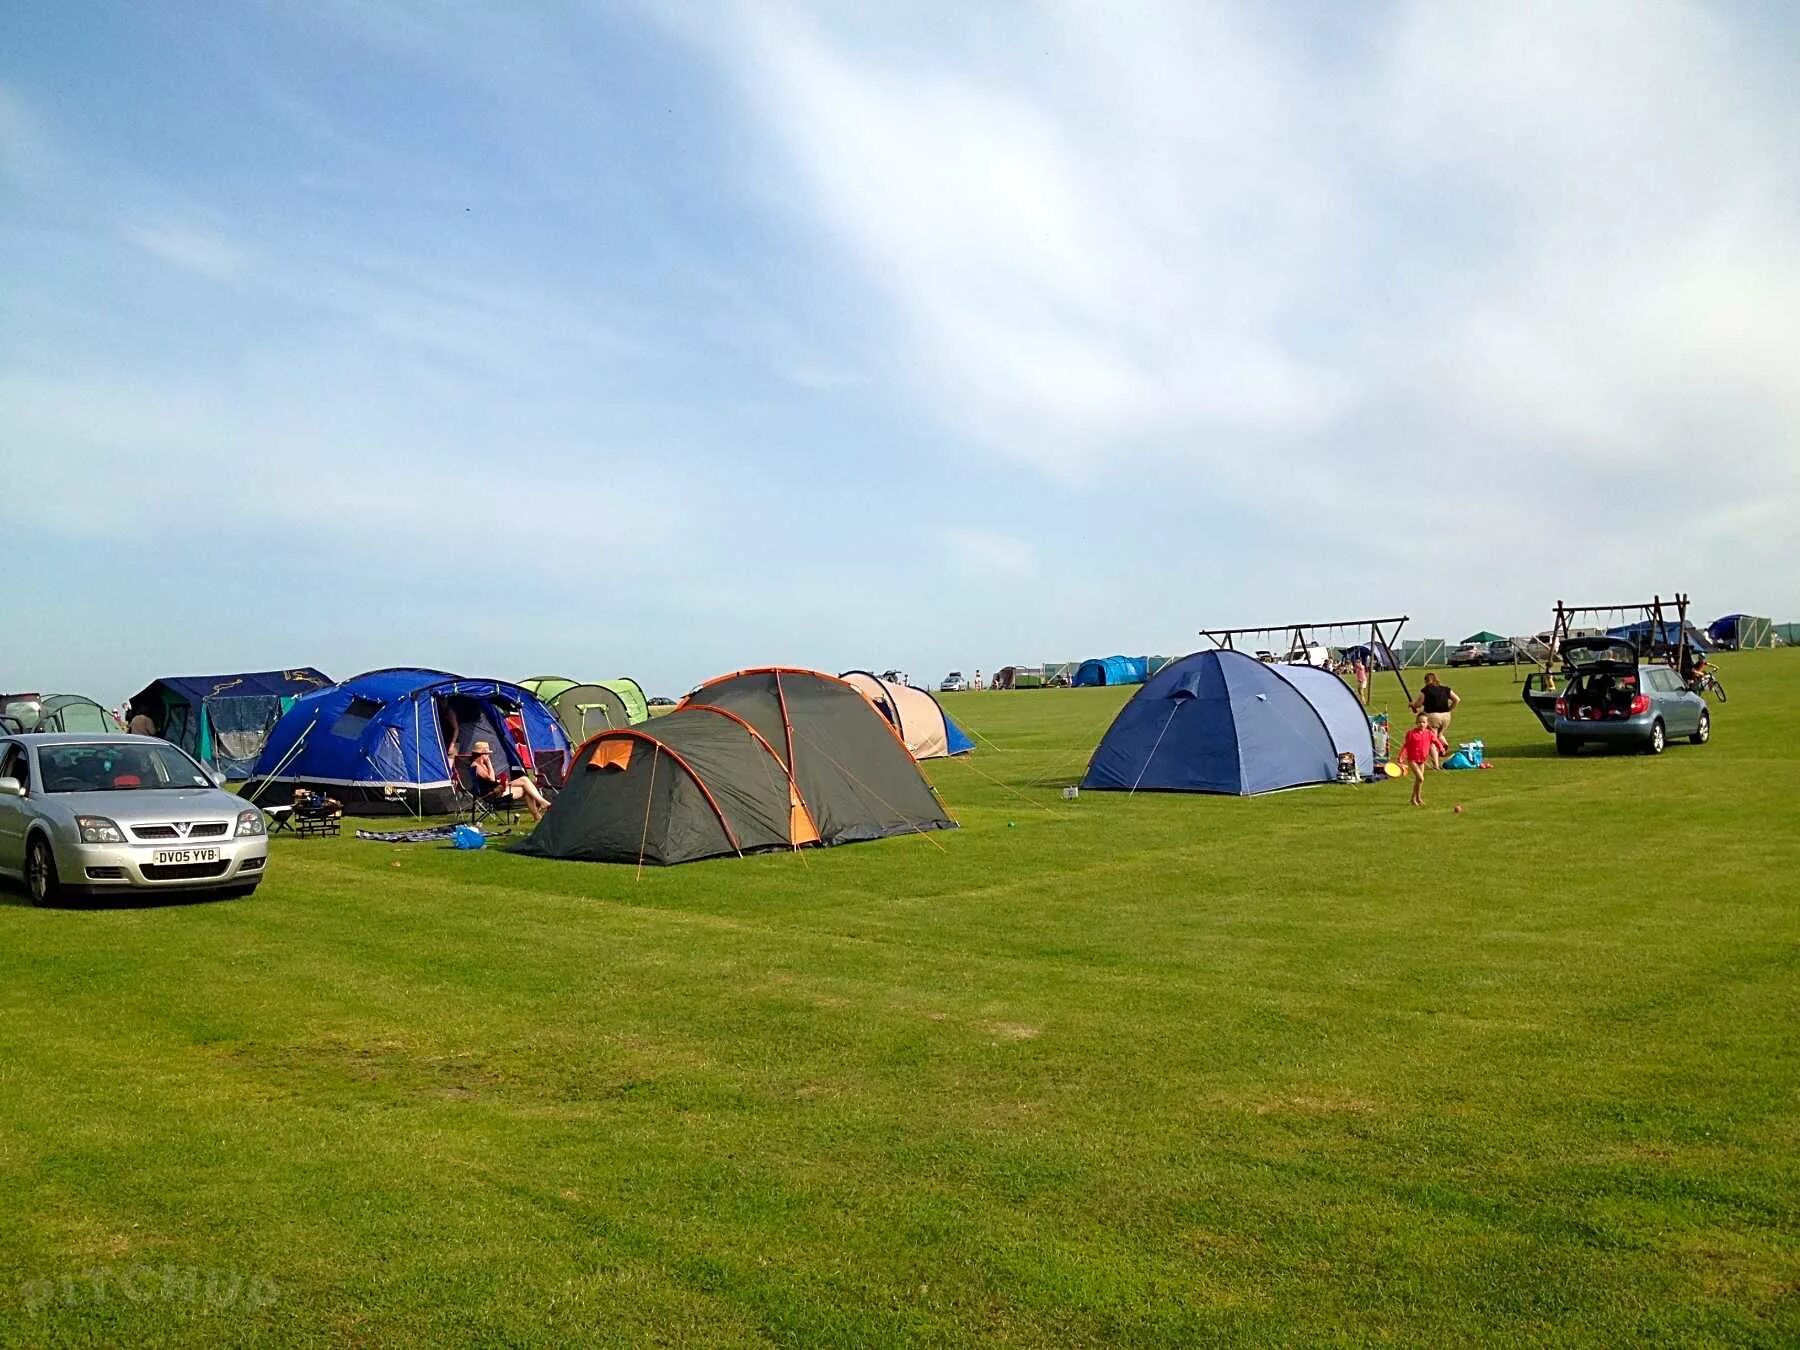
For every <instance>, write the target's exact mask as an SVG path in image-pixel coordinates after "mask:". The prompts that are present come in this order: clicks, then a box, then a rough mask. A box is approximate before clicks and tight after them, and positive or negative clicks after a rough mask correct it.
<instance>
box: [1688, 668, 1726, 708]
mask: <svg viewBox="0 0 1800 1350" xmlns="http://www.w3.org/2000/svg"><path fill="white" fill-rule="evenodd" d="M1688 688H1689V689H1692V690H1693V691H1694V692H1695V693H1696V694H1698V695H1700V697H1702V698H1705V697H1706V696H1707V695H1708V694H1712V695H1714V696H1715V697H1717V698H1718V700H1719V702H1721V703H1724V702H1727V699H1726V697H1725V686H1724V685H1722V684H1720V683H1719V677H1718V676H1717V675H1715V674H1714V673H1713V672H1712V670H1711V669H1710V668H1708V669H1706V670H1703V671H1700V672H1699V673H1697V674H1696V675H1695V676H1694V678H1693V679H1691V680H1689V681H1688Z"/></svg>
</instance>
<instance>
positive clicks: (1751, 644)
mask: <svg viewBox="0 0 1800 1350" xmlns="http://www.w3.org/2000/svg"><path fill="white" fill-rule="evenodd" d="M1706 636H1707V637H1708V638H1709V639H1711V640H1712V641H1713V642H1714V643H1716V644H1717V645H1719V646H1721V647H1725V648H1728V649H1731V650H1734V651H1754V650H1756V649H1757V648H1759V647H1773V646H1774V645H1775V633H1774V626H1773V625H1772V624H1771V623H1770V622H1769V621H1768V620H1767V619H1764V618H1760V617H1758V616H1757V615H1754V614H1727V615H1724V616H1723V617H1721V618H1717V619H1714V620H1713V621H1712V622H1711V623H1710V624H1708V625H1707V626H1706Z"/></svg>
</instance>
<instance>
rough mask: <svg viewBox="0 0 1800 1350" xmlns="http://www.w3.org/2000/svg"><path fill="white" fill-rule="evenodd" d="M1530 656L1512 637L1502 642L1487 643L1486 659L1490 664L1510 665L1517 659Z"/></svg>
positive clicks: (1524, 658) (1522, 659)
mask: <svg viewBox="0 0 1800 1350" xmlns="http://www.w3.org/2000/svg"><path fill="white" fill-rule="evenodd" d="M1527 659H1528V658H1527V657H1526V656H1525V654H1524V653H1523V652H1522V651H1521V650H1520V649H1519V647H1518V646H1517V645H1516V644H1515V643H1513V642H1512V641H1511V640H1510V639H1508V640H1506V641H1502V642H1490V643H1488V645H1487V655H1486V657H1485V660H1486V662H1487V664H1488V665H1490V666H1510V665H1512V663H1513V662H1515V661H1524V660H1527Z"/></svg>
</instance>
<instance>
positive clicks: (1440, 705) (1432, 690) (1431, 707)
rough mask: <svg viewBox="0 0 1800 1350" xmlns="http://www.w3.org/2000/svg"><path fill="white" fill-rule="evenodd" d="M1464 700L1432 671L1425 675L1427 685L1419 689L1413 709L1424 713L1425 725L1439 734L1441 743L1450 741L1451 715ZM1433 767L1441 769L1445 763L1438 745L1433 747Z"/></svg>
mask: <svg viewBox="0 0 1800 1350" xmlns="http://www.w3.org/2000/svg"><path fill="white" fill-rule="evenodd" d="M1461 702H1462V696H1461V695H1460V694H1458V693H1457V692H1456V691H1455V690H1454V689H1452V688H1451V687H1450V686H1449V685H1447V684H1444V683H1443V682H1442V681H1440V680H1439V679H1438V677H1437V672H1436V671H1432V672H1430V673H1429V674H1427V675H1426V676H1425V687H1424V688H1423V689H1421V690H1419V696H1418V697H1417V698H1416V699H1414V700H1413V703H1412V710H1413V711H1414V712H1416V713H1421V714H1423V716H1424V718H1425V725H1426V726H1427V727H1429V728H1430V729H1431V730H1433V731H1435V732H1436V733H1437V734H1438V739H1439V744H1443V745H1448V744H1449V742H1450V715H1451V714H1452V713H1453V712H1455V711H1456V705H1457V704H1459V703H1461ZM1431 767H1432V768H1434V769H1439V768H1442V767H1443V763H1442V761H1441V759H1440V757H1439V751H1438V748H1437V746H1435V745H1434V746H1433V747H1432V749H1431Z"/></svg>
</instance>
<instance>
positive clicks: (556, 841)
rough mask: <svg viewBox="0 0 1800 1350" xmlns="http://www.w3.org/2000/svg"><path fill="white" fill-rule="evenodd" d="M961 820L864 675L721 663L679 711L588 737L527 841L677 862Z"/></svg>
mask: <svg viewBox="0 0 1800 1350" xmlns="http://www.w3.org/2000/svg"><path fill="white" fill-rule="evenodd" d="M953 828H955V822H953V821H952V820H951V819H950V818H949V816H947V815H946V814H945V813H944V809H943V807H942V806H940V805H939V804H938V801H937V798H936V797H935V796H933V795H932V791H931V787H930V785H929V784H928V783H926V781H925V778H924V776H923V775H922V774H921V773H920V772H919V767H918V765H917V764H916V763H914V762H913V759H912V756H911V755H910V754H908V753H907V751H906V747H905V746H904V745H903V744H902V743H901V741H900V737H899V734H898V733H897V732H896V731H895V730H894V729H893V728H892V727H891V726H889V725H888V723H887V721H886V720H885V719H884V718H883V717H882V716H881V715H880V714H879V713H878V712H876V711H875V709H874V707H873V706H872V705H871V704H870V703H869V701H868V700H867V699H866V698H865V697H864V696H863V695H862V694H861V693H860V692H858V691H857V690H856V688H855V687H854V686H852V685H849V684H847V683H845V682H844V681H843V680H840V679H838V678H836V677H835V676H832V675H827V674H824V673H823V672H821V671H816V670H796V669H791V668H787V667H770V668H766V669H761V670H745V671H739V672H737V673H736V674H732V675H724V676H721V677H720V678H718V679H716V680H712V681H709V682H708V683H706V684H703V685H701V686H700V687H699V688H698V689H696V690H694V692H693V693H691V694H689V695H688V696H687V697H686V698H685V699H683V700H682V701H681V703H680V705H679V706H677V707H676V709H675V710H674V711H673V712H671V713H669V714H668V715H667V716H664V717H658V718H656V719H654V720H653V721H651V722H649V723H647V724H645V725H643V726H639V727H615V728H612V729H610V730H607V731H603V732H601V733H600V734H599V735H597V736H594V737H592V738H591V739H589V740H588V741H586V742H585V743H584V744H583V745H582V746H581V748H580V749H579V750H577V751H576V753H575V761H574V767H573V768H572V769H571V770H570V772H569V777H568V781H567V783H565V784H564V786H563V790H562V792H561V793H559V794H558V796H557V798H556V800H555V802H554V803H552V804H551V807H550V810H549V811H548V812H547V813H546V814H545V816H544V818H543V820H542V821H540V822H539V823H538V826H537V828H536V829H535V830H533V831H532V832H531V834H530V836H529V837H528V838H526V839H524V840H522V841H521V842H520V843H518V844H516V845H515V846H514V851H515V852H518V853H522V854H525V855H527V856H530V857H536V858H563V859H577V860H581V861H586V862H623V863H644V862H648V863H658V864H668V863H683V862H693V861H696V860H698V859H701V858H717V857H728V856H732V855H736V856H739V857H741V856H743V855H744V854H746V853H755V852H759V851H762V850H766V849H780V848H798V847H800V846H801V845H804V844H821V845H830V844H849V843H856V842H859V841H862V840H868V839H883V838H887V837H888V836H890V835H896V834H911V833H918V832H922V831H926V830H944V829H953Z"/></svg>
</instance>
